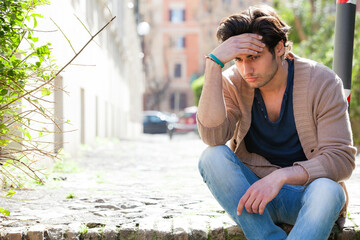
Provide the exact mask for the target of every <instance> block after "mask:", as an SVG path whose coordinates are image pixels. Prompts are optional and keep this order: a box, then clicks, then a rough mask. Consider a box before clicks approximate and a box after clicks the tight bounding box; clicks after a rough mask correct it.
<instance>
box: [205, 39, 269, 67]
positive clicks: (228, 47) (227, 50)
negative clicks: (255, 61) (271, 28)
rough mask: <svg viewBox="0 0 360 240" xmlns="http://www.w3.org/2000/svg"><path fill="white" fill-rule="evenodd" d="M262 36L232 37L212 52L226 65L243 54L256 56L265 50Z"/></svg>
mask: <svg viewBox="0 0 360 240" xmlns="http://www.w3.org/2000/svg"><path fill="white" fill-rule="evenodd" d="M261 39H262V36H261V35H258V34H254V33H244V34H240V35H236V36H233V37H230V38H229V39H227V40H226V41H224V42H223V43H222V44H220V45H219V46H218V47H217V48H215V49H214V50H213V51H212V54H214V55H215V56H216V57H217V58H218V59H219V60H220V61H221V62H223V63H224V64H225V63H227V62H229V61H231V60H233V59H234V58H235V57H237V56H238V55H241V54H245V55H256V54H258V53H259V52H262V51H263V50H264V47H265V44H264V43H263V42H261Z"/></svg>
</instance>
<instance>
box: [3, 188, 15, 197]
mask: <svg viewBox="0 0 360 240" xmlns="http://www.w3.org/2000/svg"><path fill="white" fill-rule="evenodd" d="M15 193H16V192H15V191H13V190H9V191H7V193H6V195H5V197H12V196H14V194H15Z"/></svg>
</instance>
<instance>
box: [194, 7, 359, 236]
mask: <svg viewBox="0 0 360 240" xmlns="http://www.w3.org/2000/svg"><path fill="white" fill-rule="evenodd" d="M288 31H289V27H288V26H287V25H286V24H285V23H284V22H283V21H282V20H280V19H279V17H278V15H277V14H276V13H275V11H274V10H273V9H272V8H270V7H265V6H261V7H251V8H249V9H248V10H246V11H244V12H242V13H240V14H235V15H232V16H229V17H228V18H225V19H223V20H222V21H221V23H220V25H219V28H218V31H217V37H218V38H219V40H221V42H222V43H221V44H220V45H219V46H218V47H217V48H215V49H214V50H213V51H212V52H211V54H209V56H207V59H206V70H205V83H204V86H203V91H202V95H201V98H200V102H199V107H198V114H197V119H198V129H199V132H200V136H201V138H202V139H203V141H204V142H205V143H207V144H208V145H210V147H208V148H207V149H206V150H205V151H204V153H203V154H202V156H201V158H200V161H199V170H200V173H201V175H202V177H203V179H204V181H205V182H206V184H207V185H208V187H209V189H210V190H211V192H212V194H213V195H214V197H215V198H216V199H217V201H218V202H219V203H220V204H221V205H222V207H223V208H224V209H225V210H226V212H227V213H228V214H229V215H230V216H231V217H232V218H233V220H234V221H235V222H236V223H237V224H238V225H239V226H240V227H241V228H242V230H243V231H244V233H245V235H246V237H247V238H248V239H276V240H279V239H312V240H316V239H327V238H328V237H329V235H330V232H331V229H332V227H333V225H334V223H335V221H336V220H337V219H338V217H339V216H344V215H343V214H344V212H346V208H343V207H344V205H345V202H346V194H345V191H344V190H345V189H344V188H345V186H344V185H343V183H342V181H344V180H345V179H347V178H349V177H350V175H351V173H352V171H353V169H354V166H355V164H354V161H355V153H356V150H355V148H354V147H353V145H352V134H351V128H350V122H349V117H348V113H347V107H348V105H347V102H346V98H345V96H344V91H343V86H342V82H341V80H340V79H339V77H338V76H337V75H336V74H335V73H334V72H333V71H331V70H330V69H328V68H327V67H325V66H323V65H321V64H319V63H317V62H314V61H311V60H307V59H303V58H300V57H298V56H295V55H294V54H293V53H291V52H290V43H289V42H288ZM231 60H234V61H235V65H234V66H232V67H230V68H229V69H228V70H226V71H224V72H222V66H223V64H225V63H227V62H229V61H231ZM229 140H230V148H231V150H230V148H228V147H227V146H226V145H225V144H226V143H227V142H228V141H229ZM278 223H286V224H291V225H294V227H293V229H292V230H291V232H290V234H289V235H288V236H287V235H286V233H285V232H284V231H283V230H282V229H281V228H280V227H278V226H277V225H276V224H278Z"/></svg>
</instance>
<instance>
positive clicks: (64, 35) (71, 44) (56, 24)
mask: <svg viewBox="0 0 360 240" xmlns="http://www.w3.org/2000/svg"><path fill="white" fill-rule="evenodd" d="M50 20H51V21H52V22H53V23H54V24H55V26H56V27H57V28H58V29H59V30H60V32H61V33H62V35H63V36H64V37H65V38H66V40H67V41H68V43H69V45H70V47H71V49H72V50H73V51H74V53H75V54H77V53H76V51H75V49H74V47H73V46H72V44H71V42H70V40H69V39H68V38H67V37H66V35H65V33H64V32H63V31H62V30H61V28H60V27H59V26H58V25H57V24H56V22H55V21H54V20H53V19H52V18H50Z"/></svg>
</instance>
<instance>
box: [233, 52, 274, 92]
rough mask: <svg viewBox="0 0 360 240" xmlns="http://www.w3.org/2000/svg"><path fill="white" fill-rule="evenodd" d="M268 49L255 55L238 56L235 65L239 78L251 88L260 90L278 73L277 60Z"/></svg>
mask: <svg viewBox="0 0 360 240" xmlns="http://www.w3.org/2000/svg"><path fill="white" fill-rule="evenodd" d="M277 58H278V57H277V56H274V55H273V54H271V52H269V50H268V48H267V47H265V48H264V50H263V51H262V52H260V53H258V54H257V55H239V56H237V57H236V58H235V59H234V60H235V65H236V67H237V69H238V70H239V72H240V74H241V76H242V77H243V78H244V80H245V81H246V82H247V83H248V84H249V86H250V87H252V88H261V87H263V86H265V85H266V84H267V83H269V82H270V81H271V80H272V79H273V77H274V76H275V74H276V73H277V71H278V68H279V65H278V62H279V59H277Z"/></svg>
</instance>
